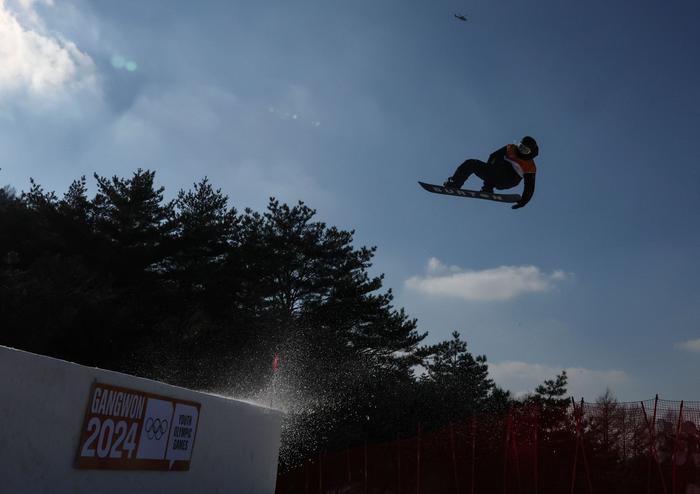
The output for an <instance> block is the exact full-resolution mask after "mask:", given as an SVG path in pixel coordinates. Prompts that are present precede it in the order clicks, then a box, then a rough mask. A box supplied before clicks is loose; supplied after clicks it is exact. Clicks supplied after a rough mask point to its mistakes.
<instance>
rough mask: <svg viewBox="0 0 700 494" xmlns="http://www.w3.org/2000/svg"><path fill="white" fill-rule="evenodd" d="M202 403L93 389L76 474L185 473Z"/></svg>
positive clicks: (96, 385)
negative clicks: (98, 471)
mask: <svg viewBox="0 0 700 494" xmlns="http://www.w3.org/2000/svg"><path fill="white" fill-rule="evenodd" d="M200 407H201V404H200V403H195V402H192V401H184V400H179V399H175V398H167V397H165V396H159V395H155V394H151V393H144V392H142V391H137V390H134V389H127V388H121V387H118V386H112V385H110V384H102V383H93V385H92V387H91V389H90V399H89V401H88V407H87V412H86V413H85V422H84V424H83V430H82V434H81V438H80V444H79V445H78V454H77V457H76V459H75V464H74V466H75V468H80V469H109V470H189V469H190V459H191V458H192V449H193V448H194V439H195V436H196V434H197V425H198V423H199V409H200Z"/></svg>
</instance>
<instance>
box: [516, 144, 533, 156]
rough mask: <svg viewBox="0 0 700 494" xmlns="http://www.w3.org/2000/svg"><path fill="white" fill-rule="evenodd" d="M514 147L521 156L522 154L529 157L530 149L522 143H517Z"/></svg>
mask: <svg viewBox="0 0 700 494" xmlns="http://www.w3.org/2000/svg"><path fill="white" fill-rule="evenodd" d="M516 145H517V146H518V151H520V153H521V154H524V155H526V156H527V155H529V154H530V153H532V149H530V148H529V147H527V146H526V145H525V144H523V143H522V142H518V143H517V144H516Z"/></svg>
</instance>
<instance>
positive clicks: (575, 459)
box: [571, 396, 578, 494]
mask: <svg viewBox="0 0 700 494" xmlns="http://www.w3.org/2000/svg"><path fill="white" fill-rule="evenodd" d="M571 405H572V406H573V407H574V421H575V422H576V446H575V447H574V466H573V468H572V471H571V494H574V487H575V485H576V464H577V463H578V419H577V417H576V402H575V401H574V397H573V396H572V397H571Z"/></svg>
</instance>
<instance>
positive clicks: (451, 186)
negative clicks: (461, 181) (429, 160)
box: [442, 177, 460, 189]
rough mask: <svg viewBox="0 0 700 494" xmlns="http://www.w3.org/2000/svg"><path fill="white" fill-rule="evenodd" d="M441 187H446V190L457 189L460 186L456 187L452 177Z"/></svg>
mask: <svg viewBox="0 0 700 494" xmlns="http://www.w3.org/2000/svg"><path fill="white" fill-rule="evenodd" d="M442 186H443V187H447V188H448V189H459V188H460V185H457V182H455V181H454V179H453V178H452V177H450V178H448V179H447V181H446V182H445V183H444V184H442Z"/></svg>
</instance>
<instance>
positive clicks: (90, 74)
mask: <svg viewBox="0 0 700 494" xmlns="http://www.w3.org/2000/svg"><path fill="white" fill-rule="evenodd" d="M35 3H37V2H36V1H35V0H20V1H19V3H15V4H14V8H10V6H9V4H8V3H7V2H6V1H5V0H0V98H3V99H4V98H8V97H13V98H15V99H16V97H17V96H18V95H20V96H27V97H28V98H29V99H31V100H32V101H33V102H41V103H47V102H54V101H57V100H60V99H61V98H62V97H64V96H66V95H69V94H71V93H74V92H77V91H82V90H88V91H95V90H96V89H97V83H96V80H97V78H96V70H95V65H94V63H93V61H92V59H91V58H90V57H89V56H88V55H87V54H85V53H83V52H82V51H80V50H79V49H78V47H77V46H76V45H75V43H73V42H72V41H70V40H66V39H64V38H63V37H62V36H60V35H59V34H56V33H51V32H49V31H48V30H47V29H45V27H44V26H43V23H42V22H41V18H40V17H39V15H38V14H37V11H36V10H35V8H34V4H35ZM42 3H44V4H45V5H47V6H51V5H52V2H51V1H44V2H42Z"/></svg>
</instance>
